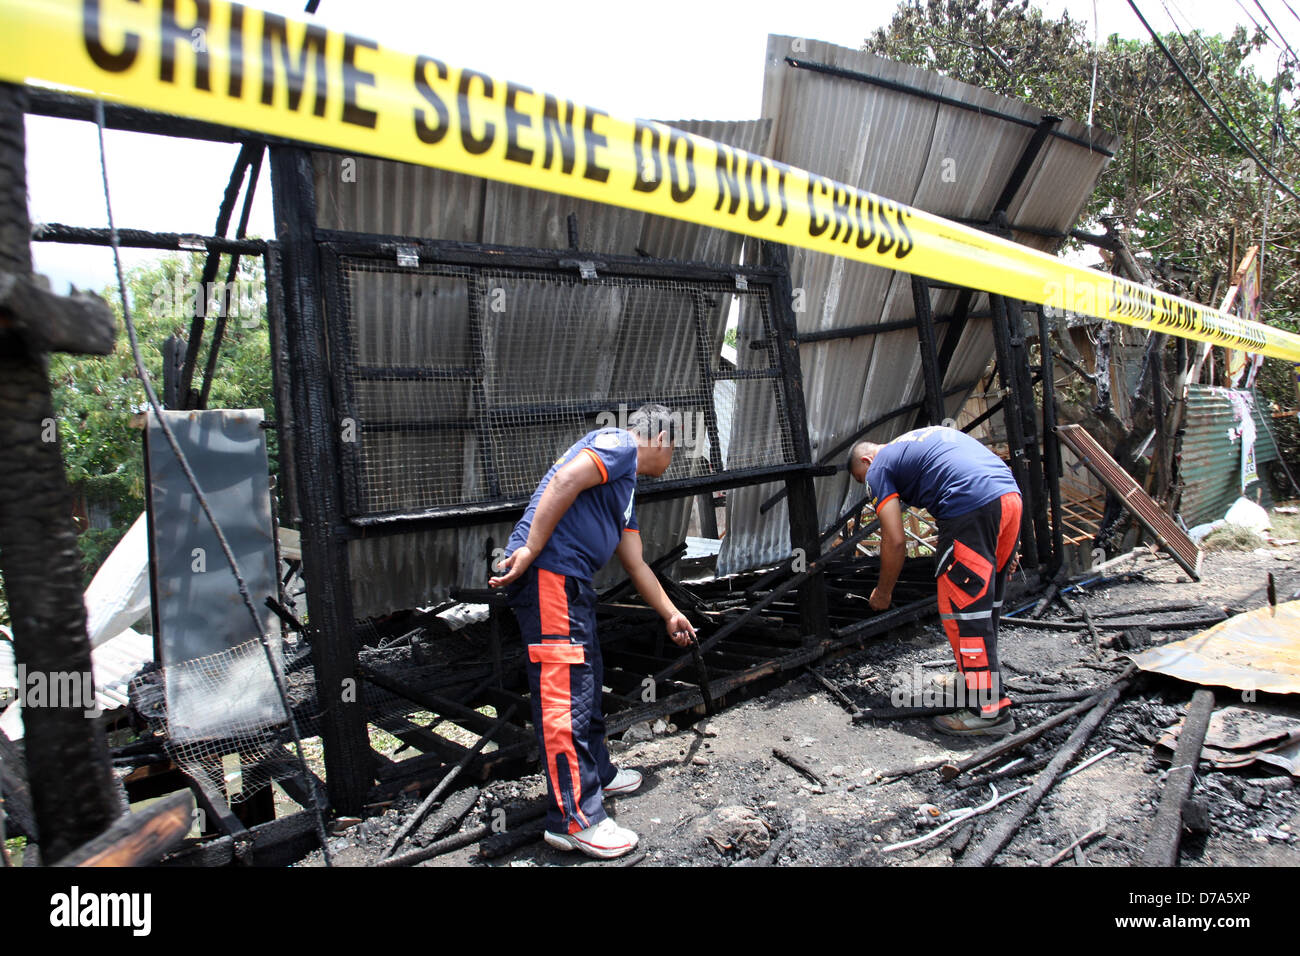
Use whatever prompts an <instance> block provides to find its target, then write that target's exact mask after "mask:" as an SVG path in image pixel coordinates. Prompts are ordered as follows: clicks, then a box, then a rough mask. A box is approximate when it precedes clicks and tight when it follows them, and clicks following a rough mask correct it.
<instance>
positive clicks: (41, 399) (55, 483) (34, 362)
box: [0, 84, 120, 863]
mask: <svg viewBox="0 0 1300 956" xmlns="http://www.w3.org/2000/svg"><path fill="white" fill-rule="evenodd" d="M25 105H26V95H25V92H24V91H23V90H22V89H21V88H20V87H16V86H11V85H9V84H0V272H2V273H5V274H8V275H9V276H11V277H14V278H15V279H26V278H28V277H29V276H30V275H31V269H32V260H31V249H30V247H29V245H28V235H29V225H28V219H27V172H26V140H25V134H24V127H23V111H24V108H25ZM18 288H22V289H25V290H26V291H28V292H32V291H33V290H32V288H31V286H30V285H27V284H26V283H22V282H19V283H17V284H15V285H13V286H12V287H11V290H10V294H11V295H12V292H13V290H14V289H18ZM44 301H47V300H44V298H43V297H41V296H36V297H35V298H34V299H32V300H31V301H30V302H28V304H27V305H25V306H24V308H37V307H39V306H40V305H41V303H42V302H44ZM95 311H96V309H91V310H89V313H88V312H87V311H85V310H81V309H74V310H72V312H73V313H74V314H69V315H68V316H66V318H68V319H69V320H71V319H74V318H75V317H76V316H81V317H83V318H85V317H87V315H88V314H93V313H94V312H95ZM14 319H15V314H14V313H13V312H10V314H9V316H8V318H7V319H6V320H5V322H6V324H9V325H11V326H12V323H13V322H14ZM21 319H22V322H23V325H22V328H23V329H25V330H30V329H33V328H36V327H38V326H39V323H40V321H41V318H40V316H39V315H32V314H21ZM101 331H102V330H101ZM59 337H60V338H62V339H64V340H65V341H71V342H74V343H75V342H78V341H85V339H86V336H85V335H84V334H80V333H77V332H75V331H71V330H69V329H65V330H64V332H63V333H61V334H60V336H59ZM94 338H95V339H96V340H98V336H94ZM46 364H47V359H46V355H45V353H44V352H43V351H41V350H39V349H34V348H33V347H32V343H31V342H30V341H27V340H26V339H25V338H24V336H23V335H22V334H16V333H15V331H14V330H13V329H12V327H11V328H10V329H9V330H0V562H2V564H0V570H2V571H3V575H4V580H5V589H6V594H7V597H8V601H9V612H10V617H11V619H12V621H13V644H14V658H15V663H16V664H17V666H18V668H19V673H25V674H28V675H36V676H39V677H42V678H44V679H45V680H46V681H47V682H50V681H54V680H59V681H60V682H62V678H63V676H64V675H67V676H68V677H69V678H70V679H71V680H72V681H74V682H75V686H76V692H75V693H63V692H60V693H58V694H57V695H56V696H57V697H58V698H59V699H58V700H53V701H51V702H50V703H52V704H54V706H27V707H25V708H24V709H23V723H24V727H25V741H24V746H25V749H26V758H27V772H28V782H29V785H30V787H31V795H32V808H33V812H34V815H35V817H36V825H37V827H38V828H39V830H40V836H41V841H42V842H41V847H40V851H41V857H42V859H43V860H44V861H45V862H46V863H54V862H57V861H58V860H59V859H61V858H62V857H64V856H66V855H67V854H69V853H71V852H72V851H73V850H75V849H76V848H77V847H80V846H82V845H84V844H85V843H87V842H88V841H89V840H91V839H92V838H94V837H95V836H98V835H99V834H100V833H102V832H103V831H104V830H105V829H107V828H108V827H109V826H110V825H112V823H113V822H114V821H115V820H116V819H117V816H118V813H119V809H120V802H119V798H118V797H119V794H118V788H117V785H116V783H115V781H114V779H113V775H112V765H111V762H110V759H109V755H108V742H107V740H106V739H105V736H104V732H103V729H102V726H101V725H100V724H99V722H97V721H93V720H88V719H87V716H88V715H87V711H93V710H94V709H95V707H96V704H95V701H94V699H93V697H91V698H89V699H82V698H83V697H85V696H86V695H85V694H84V693H83V691H86V690H91V689H92V687H93V676H92V675H93V671H92V668H91V660H90V642H89V640H88V639H87V638H86V607H85V602H84V601H83V600H82V581H81V561H80V550H79V548H78V546H77V535H76V530H75V528H74V527H73V525H72V522H70V521H69V520H68V515H70V514H71V513H72V496H71V492H70V491H69V489H68V483H67V478H66V476H65V473H64V467H63V455H62V451H61V448H60V444H59V436H58V429H57V427H56V418H55V415H54V407H53V404H52V402H51V399H50V385H49V379H48V377H47V375H46ZM64 686H67V685H66V684H65V685H64ZM70 771H75V772H70Z"/></svg>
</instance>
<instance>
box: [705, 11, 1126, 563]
mask: <svg viewBox="0 0 1300 956" xmlns="http://www.w3.org/2000/svg"><path fill="white" fill-rule="evenodd" d="M787 56H792V57H796V58H798V59H800V60H803V61H810V62H815V63H821V64H825V65H829V66H833V67H837V68H840V69H845V70H851V71H854V72H857V73H864V74H868V75H870V76H874V77H879V78H882V79H886V80H892V81H896V82H899V83H905V84H907V85H909V86H912V87H915V88H919V89H922V90H928V91H932V92H935V93H940V94H942V95H945V96H948V97H952V98H955V99H958V100H961V101H962V102H965V103H970V104H974V105H978V106H980V107H983V108H988V109H995V110H998V111H999V112H1002V113H1006V114H1010V115H1012V116H1017V117H1021V118H1023V119H1026V120H1029V121H1032V122H1034V123H1037V122H1038V121H1039V120H1040V118H1041V117H1042V115H1043V114H1042V112H1041V111H1040V110H1038V109H1036V108H1035V107H1032V106H1030V105H1028V104H1026V103H1022V102H1019V101H1016V100H1010V99H1006V98H1003V97H999V96H995V95H993V94H991V93H989V92H987V91H985V90H981V89H978V88H976V87H972V86H968V85H966V84H963V83H958V82H956V81H954V80H950V79H947V78H945V77H941V76H938V75H937V74H933V73H927V72H925V71H923V70H919V69H915V68H913V67H908V66H903V65H901V64H897V63H892V62H890V61H888V60H884V59H881V58H880V57H877V56H874V55H872V54H869V53H864V52H861V51H858V50H850V49H846V48H844V47H837V46H834V45H832V44H829V43H823V42H819V41H810V40H802V39H800V40H797V41H796V39H795V38H792V37H784V36H771V37H769V38H768V47H767V61H766V73H765V76H764V85H763V116H764V117H765V118H768V119H771V120H772V121H773V122H774V127H773V131H772V151H771V153H769V155H770V156H771V157H772V158H774V159H776V160H779V161H781V162H786V163H790V164H792V165H795V166H800V167H803V168H806V169H809V170H812V171H813V172H816V173H820V174H822V175H825V176H830V177H832V178H833V179H836V180H839V181H842V182H847V183H849V184H851V185H854V186H857V187H859V188H862V189H866V190H869V191H871V192H873V193H876V194H879V195H882V196H885V197H888V198H890V199H894V200H898V201H902V202H905V203H908V204H910V205H913V206H916V207H919V208H921V209H924V210H927V211H929V212H934V213H937V214H939V215H941V216H946V217H949V218H966V219H976V220H987V219H988V218H989V216H990V215H991V214H992V211H993V207H994V204H995V203H996V201H997V199H998V197H999V195H1000V194H1001V192H1002V190H1003V188H1004V186H1005V185H1006V183H1007V180H1008V178H1009V177H1010V175H1011V172H1012V170H1013V169H1014V167H1015V165H1016V163H1017V161H1018V160H1019V158H1020V155H1021V153H1022V152H1023V150H1024V148H1025V146H1026V144H1027V143H1028V142H1029V139H1030V137H1031V136H1032V135H1033V130H1032V129H1030V128H1027V127H1025V126H1022V125H1018V124H1015V123H1011V122H1009V121H1008V120H1006V119H999V118H997V117H994V116H991V115H988V114H981V113H977V112H973V111H971V110H967V109H960V108H958V107H955V106H950V105H944V104H940V103H937V102H934V101H931V100H926V99H924V98H922V97H921V96H918V95H915V94H912V93H907V92H898V91H894V90H889V89H884V88H882V87H878V86H873V85H870V84H867V83H864V82H861V81H858V80H854V79H850V78H839V77H834V76H829V75H826V74H822V73H816V72H812V71H809V70H804V69H798V68H795V67H793V66H791V65H789V64H788V63H786V61H785V58H786V57H787ZM1059 128H1060V129H1061V130H1062V131H1063V132H1066V133H1070V134H1072V135H1075V136H1083V137H1087V136H1088V135H1089V131H1088V129H1087V127H1084V126H1083V125H1082V124H1079V123H1077V122H1073V121H1071V120H1066V121H1065V122H1063V123H1062V124H1061V126H1060V127H1059ZM1092 136H1093V141H1095V142H1096V143H1097V144H1098V145H1099V146H1101V147H1102V148H1103V149H1105V150H1108V151H1113V149H1114V148H1115V146H1116V144H1117V142H1118V141H1117V139H1116V138H1115V137H1113V136H1110V135H1109V134H1103V133H1099V132H1096V131H1093V133H1092ZM1107 161H1108V157H1107V156H1106V154H1105V153H1104V152H1099V151H1098V152H1094V151H1091V150H1089V149H1088V148H1087V147H1084V146H1080V145H1078V144H1075V143H1070V142H1067V141H1065V140H1061V139H1057V138H1053V139H1049V140H1048V142H1047V144H1046V145H1045V147H1044V149H1043V150H1042V151H1041V153H1040V154H1039V157H1038V159H1037V160H1036V162H1035V163H1034V165H1033V166H1032V167H1031V169H1030V171H1029V174H1028V176H1027V177H1026V178H1025V181H1024V183H1023V184H1022V186H1021V187H1020V190H1019V192H1018V193H1017V195H1016V196H1015V198H1014V199H1013V201H1012V202H1011V204H1010V207H1009V209H1008V219H1009V221H1010V222H1011V223H1013V224H1017V225H1024V226H1028V227H1033V228H1038V229H1047V230H1055V231H1065V230H1067V229H1068V228H1069V227H1070V226H1071V225H1072V224H1073V223H1074V221H1075V219H1076V218H1077V217H1078V214H1079V212H1080V211H1081V210H1082V209H1083V207H1084V205H1085V203H1086V202H1087V199H1088V196H1089V195H1090V194H1091V192H1092V190H1093V187H1094V185H1095V184H1096V180H1097V177H1098V176H1099V175H1100V174H1101V171H1102V170H1103V169H1104V168H1105V165H1106V163H1107ZM1014 238H1015V239H1017V240H1018V241H1020V242H1024V243H1025V244H1027V245H1031V246H1033V247H1035V248H1038V249H1043V250H1047V251H1052V250H1054V249H1055V247H1056V246H1057V245H1058V243H1057V242H1056V240H1052V239H1045V238H1043V237H1041V236H1036V235H1032V234H1028V233H1017V234H1015V236H1014ZM790 268H791V283H792V285H793V286H794V288H795V289H798V290H802V301H803V304H804V306H805V308H804V310H803V311H802V312H800V313H799V314H798V325H799V331H800V332H811V331H823V330H831V329H843V328H847V327H850V326H856V325H870V324H877V323H880V322H890V321H896V320H900V319H908V318H913V317H914V316H915V312H914V308H913V304H912V290H911V279H910V277H909V276H906V275H904V274H902V273H896V272H892V271H889V270H885V269H881V268H877V267H873V266H868V265H865V264H862V263H856V262H850V261H848V260H845V259H840V258H836V257H833V256H828V255H824V254H820V253H813V252H808V251H806V250H802V249H792V250H791V255H790ZM957 295H958V293H956V292H952V291H946V292H936V293H934V294H933V295H932V303H933V310H934V313H935V315H936V316H942V315H946V314H949V313H950V312H951V311H952V308H953V305H954V303H955V301H956V298H957ZM987 308H988V300H987V297H986V296H983V295H979V296H976V297H974V299H973V301H972V303H971V310H972V311H981V310H985V309H987ZM946 332H947V327H946V326H940V327H939V345H940V348H942V345H943V335H944V334H946ZM992 351H993V345H992V332H991V328H990V324H989V322H988V321H987V320H974V321H971V322H970V323H968V324H967V326H966V328H965V330H964V331H963V333H962V337H961V339H960V340H959V344H958V347H957V349H956V351H955V353H954V358H953V361H952V364H951V366H950V368H949V370H948V373H947V375H946V376H945V380H944V383H943V384H944V387H945V389H947V388H952V387H955V386H958V385H964V384H968V383H971V382H974V381H975V379H976V378H977V377H978V376H979V374H980V372H982V371H983V369H984V368H985V367H986V366H987V364H988V362H989V359H990V357H991V355H992ZM800 362H801V364H802V367H803V374H804V394H805V399H806V404H807V407H808V428H809V433H810V438H811V442H812V452H813V456H814V458H818V457H819V456H821V455H822V454H823V453H825V452H826V451H828V450H829V449H831V448H833V447H834V446H835V445H836V444H837V443H838V442H840V441H841V440H843V439H844V438H846V437H847V436H848V435H850V434H852V432H854V431H855V430H856V429H857V428H858V427H859V426H860V425H861V424H862V423H865V422H867V421H870V420H873V419H875V418H878V417H880V416H881V415H882V414H885V413H887V412H889V411H891V410H893V409H895V408H897V407H899V406H900V405H903V404H906V403H909V402H912V401H915V400H917V399H919V398H920V397H921V395H922V391H923V385H922V382H921V376H920V354H919V351H918V348H917V338H916V332H915V331H914V330H910V329H909V330H903V331H895V332H889V333H885V334H882V335H876V336H863V337H859V338H855V339H835V340H831V341H827V342H817V343H809V344H805V345H803V346H801V347H800ZM964 397H965V396H964V395H955V396H953V397H951V398H950V399H948V400H947V405H946V412H947V414H949V415H956V414H957V411H958V409H960V407H961V405H962V403H963V401H964ZM913 421H914V417H913V416H912V415H910V414H909V415H904V416H900V417H899V418H896V419H894V420H893V421H892V422H890V423H889V424H887V425H884V426H882V427H880V428H878V429H877V430H875V431H874V432H872V433H871V434H870V435H869V436H868V437H869V438H871V439H873V440H876V441H882V440H888V439H889V438H892V437H894V436H895V435H898V434H901V433H902V432H904V431H906V430H907V429H908V428H910V427H911V426H912V424H913ZM760 434H762V423H761V422H759V421H756V420H755V419H754V418H753V416H751V415H749V414H748V413H747V410H746V408H745V406H744V404H743V403H740V404H739V405H738V406H737V420H736V423H735V427H734V430H733V436H732V440H733V442H744V441H747V440H750V439H752V438H753V437H755V436H757V435H760ZM817 489H818V510H819V512H820V517H821V520H822V522H823V523H824V524H825V523H829V522H830V521H831V520H832V519H834V517H835V516H836V515H837V514H839V513H840V511H841V510H842V509H843V508H844V507H845V506H846V505H847V504H849V496H850V495H854V494H855V493H857V492H858V489H856V488H854V489H850V488H849V477H848V474H847V473H846V472H841V473H840V474H838V475H835V476H833V477H830V478H822V479H818V480H817ZM776 490H777V486H775V485H767V486H762V487H755V488H744V489H738V490H737V491H735V492H733V493H732V494H731V495H729V498H728V516H727V526H728V534H727V537H726V539H725V541H724V545H723V549H722V554H721V556H720V557H719V565H718V566H719V572H720V573H729V572H734V571H738V570H744V569H747V568H754V567H760V566H762V565H764V564H767V563H772V562H775V561H778V560H780V559H782V558H783V557H784V556H785V555H786V554H788V553H789V533H788V525H787V523H786V517H785V510H784V508H783V507H778V508H773V509H771V510H770V511H769V512H768V513H767V514H766V515H764V514H762V513H761V512H760V505H761V503H762V502H763V501H765V500H766V499H767V498H768V497H769V496H770V495H772V494H773V493H774V492H775V491H776Z"/></svg>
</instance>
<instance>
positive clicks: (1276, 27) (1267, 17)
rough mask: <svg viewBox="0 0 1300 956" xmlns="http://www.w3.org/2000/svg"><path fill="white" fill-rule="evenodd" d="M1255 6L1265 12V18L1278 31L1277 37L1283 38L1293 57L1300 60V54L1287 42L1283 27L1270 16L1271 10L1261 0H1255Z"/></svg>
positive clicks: (1284, 44)
mask: <svg viewBox="0 0 1300 956" xmlns="http://www.w3.org/2000/svg"><path fill="white" fill-rule="evenodd" d="M1255 6H1257V7H1259V12H1260V13H1262V14H1264V19H1266V20H1267V21H1268V22H1269V23H1270V24H1271V25H1272V27H1273V29H1274V30H1276V31H1277V38H1278V39H1279V40H1281V41H1282V44H1283V46H1285V47H1286V48H1287V52H1289V53H1290V54H1291V59H1293V60H1300V56H1297V55H1296V52H1295V50H1294V49H1293V48H1292V46H1291V44H1290V43H1287V40H1286V37H1285V36H1284V35H1283V34H1282V28H1281V27H1279V26H1278V25H1277V23H1276V22H1274V20H1273V18H1272V17H1271V16H1269V12H1268V11H1267V10H1265V9H1264V5H1263V4H1262V3H1260V2H1259V0H1255Z"/></svg>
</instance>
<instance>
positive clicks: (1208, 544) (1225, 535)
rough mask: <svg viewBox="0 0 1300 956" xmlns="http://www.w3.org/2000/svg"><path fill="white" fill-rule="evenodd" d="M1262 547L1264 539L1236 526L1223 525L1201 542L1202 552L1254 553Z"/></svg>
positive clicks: (1247, 529)
mask: <svg viewBox="0 0 1300 956" xmlns="http://www.w3.org/2000/svg"><path fill="white" fill-rule="evenodd" d="M1262 547H1264V539H1263V538H1261V537H1260V536H1259V535H1257V534H1256V533H1255V532H1253V531H1251V530H1250V529H1249V528H1243V527H1242V526H1241V525H1237V524H1225V525H1224V526H1223V527H1222V528H1215V529H1214V530H1213V531H1211V532H1210V533H1209V534H1208V535H1206V536H1205V540H1204V541H1202V542H1201V549H1202V550H1204V551H1254V550H1255V549H1256V548H1262Z"/></svg>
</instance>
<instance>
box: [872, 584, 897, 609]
mask: <svg viewBox="0 0 1300 956" xmlns="http://www.w3.org/2000/svg"><path fill="white" fill-rule="evenodd" d="M893 600H894V592H893V591H881V590H880V588H879V587H876V588H873V589H872V591H871V597H870V598H869V599H868V600H867V603H868V604H870V605H871V609H872V610H873V611H888V610H889V605H890V604H891V603H893Z"/></svg>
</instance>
